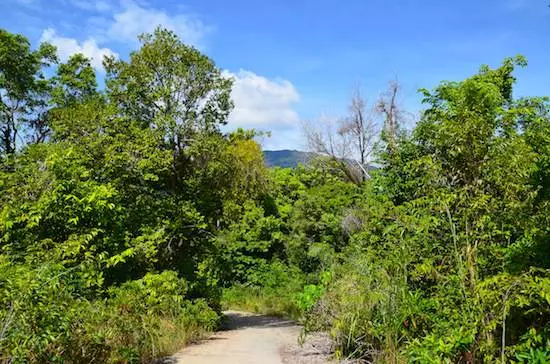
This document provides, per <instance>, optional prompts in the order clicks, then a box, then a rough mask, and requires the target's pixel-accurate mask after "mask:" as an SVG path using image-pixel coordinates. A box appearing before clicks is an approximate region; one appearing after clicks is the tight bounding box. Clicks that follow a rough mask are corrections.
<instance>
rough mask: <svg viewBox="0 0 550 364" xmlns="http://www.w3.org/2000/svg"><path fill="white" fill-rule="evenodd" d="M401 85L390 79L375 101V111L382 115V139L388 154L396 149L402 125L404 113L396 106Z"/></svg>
mask: <svg viewBox="0 0 550 364" xmlns="http://www.w3.org/2000/svg"><path fill="white" fill-rule="evenodd" d="M400 90H401V87H400V85H399V83H398V82H397V81H390V83H389V86H388V89H387V90H386V91H385V92H384V93H382V94H381V95H380V98H379V99H378V102H377V103H376V112H377V113H378V114H379V115H381V116H382V118H383V122H384V126H383V131H382V140H383V141H384V142H385V143H386V144H387V151H388V153H389V154H394V153H395V152H396V150H397V142H398V136H399V132H400V129H401V126H402V122H403V117H404V113H403V112H402V111H401V109H400V108H399V106H398V98H399V92H400Z"/></svg>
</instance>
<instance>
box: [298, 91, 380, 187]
mask: <svg viewBox="0 0 550 364" xmlns="http://www.w3.org/2000/svg"><path fill="white" fill-rule="evenodd" d="M304 134H305V137H306V141H307V144H308V146H309V149H310V150H311V151H312V152H315V153H319V154H322V155H325V156H327V157H329V158H330V159H331V160H332V161H333V162H334V163H335V165H336V166H338V168H339V169H340V170H341V171H342V172H343V173H344V174H345V176H346V177H347V178H348V179H349V180H350V181H352V182H354V183H356V184H361V183H362V182H364V181H365V180H367V179H368V178H369V177H370V176H369V172H368V171H369V165H370V163H371V155H372V152H373V150H374V145H375V142H376V137H377V130H376V122H375V118H374V115H373V112H372V110H369V108H368V107H367V102H366V100H365V99H364V98H363V96H362V95H361V92H360V91H359V89H356V90H355V91H354V93H353V95H352V98H351V102H350V106H349V114H348V115H347V116H346V117H344V118H341V119H338V120H325V122H324V123H323V122H322V121H321V122H319V121H318V122H317V123H316V124H313V123H305V125H304Z"/></svg>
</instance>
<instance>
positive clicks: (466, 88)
mask: <svg viewBox="0 0 550 364" xmlns="http://www.w3.org/2000/svg"><path fill="white" fill-rule="evenodd" d="M140 41H141V48H140V49H138V50H137V51H135V52H133V53H131V54H130V56H129V57H128V59H127V60H117V59H114V58H110V59H106V60H105V61H104V66H105V70H106V74H105V79H104V80H101V82H99V83H100V84H101V85H104V87H103V86H102V87H99V86H98V80H97V79H96V74H95V72H94V70H93V68H92V67H91V65H90V61H89V60H88V59H86V58H85V57H83V56H82V55H75V56H73V57H71V58H70V59H69V60H68V61H67V62H66V63H60V62H59V61H58V59H57V56H56V52H55V49H54V48H53V47H52V46H50V45H47V44H43V45H41V46H40V47H38V48H37V49H33V48H32V47H31V46H30V44H29V41H28V40H27V39H26V38H25V37H23V36H20V35H14V34H11V33H9V32H7V31H4V30H1V31H0V131H1V143H0V190H1V195H0V292H1V294H0V362H2V361H4V362H13V363H19V362H69V363H70V362H73V363H74V362H117V363H118V362H148V361H151V360H152V359H154V358H156V357H160V356H163V355H166V354H169V353H171V352H174V351H175V350H177V349H179V348H181V346H183V345H185V344H186V343H188V342H189V341H191V340H195V339H197V338H200V337H201V335H203V334H205V333H206V332H208V331H210V330H213V329H215V328H216V327H217V325H218V323H219V319H220V311H221V308H222V307H223V306H231V307H240V308H245V309H248V310H254V311H260V312H268V313H272V314H279V315H288V316H292V317H294V318H297V319H299V320H301V322H302V323H304V327H305V329H306V331H314V330H327V331H329V332H330V334H331V337H332V338H333V340H334V343H335V348H336V352H335V355H336V356H337V357H355V358H359V359H364V360H367V361H375V362H383V363H401V362H408V361H411V362H421V363H430V362H433V363H439V362H462V363H467V362H487V363H490V362H496V361H503V362H520V363H521V362H524V363H527V362H529V363H545V362H549V361H550V325H549V320H550V255H549V254H550V253H549V251H548V241H549V238H550V221H549V219H550V206H549V199H550V102H549V100H548V99H547V98H535V97H531V98H521V99H516V98H514V97H513V92H512V91H513V86H514V83H515V78H514V76H513V71H514V68H515V67H517V66H524V65H525V64H526V61H525V60H524V59H523V58H521V57H517V58H514V59H507V60H505V61H504V63H503V64H502V66H500V67H499V68H496V69H491V68H489V67H486V66H484V67H482V68H481V69H480V71H479V73H477V74H476V75H474V76H472V77H470V78H468V79H466V80H464V81H461V82H443V83H442V84H441V85H440V86H438V87H437V88H436V89H435V90H433V91H428V90H422V95H423V101H424V105H425V110H424V111H423V113H422V116H421V120H420V121H419V122H418V124H417V125H416V127H415V128H414V130H412V131H410V132H407V131H405V130H404V128H403V127H399V125H395V123H394V121H395V120H390V119H388V118H386V119H385V120H383V122H385V124H388V123H390V122H391V123H392V125H391V128H389V127H385V128H384V132H383V133H382V134H381V136H380V140H379V142H378V144H377V148H375V149H376V153H375V155H376V163H377V166H378V167H379V168H376V169H374V170H370V172H369V176H368V177H369V178H364V177H365V176H366V174H364V175H362V178H359V179H356V180H354V181H353V182H354V183H353V182H352V181H350V178H349V176H350V171H347V173H344V172H343V171H342V169H341V168H337V167H341V166H344V168H345V167H346V166H350V168H351V164H350V163H340V165H339V166H335V165H334V163H335V162H336V163H338V161H335V160H333V159H330V158H328V159H322V158H321V159H320V160H318V161H314V162H312V163H311V164H310V165H309V166H307V167H304V166H299V167H297V168H294V169H285V168H274V169H271V170H268V169H267V168H266V167H265V165H264V160H263V155H262V151H261V149H260V147H259V146H258V144H257V143H256V142H255V141H254V137H255V132H254V131H243V130H238V131H237V132H234V133H229V134H224V133H222V132H221V131H220V127H221V126H222V125H224V124H225V123H226V120H227V118H228V115H229V113H230V112H231V109H232V103H231V98H230V91H231V80H229V79H225V78H224V77H222V74H221V72H220V70H219V69H218V68H216V66H215V65H214V63H213V62H212V60H210V59H208V58H207V57H206V56H204V55H202V54H201V53H199V52H198V51H197V50H195V49H194V48H191V47H188V46H186V45H184V44H182V43H181V42H180V40H179V39H178V38H177V37H176V36H175V35H174V34H173V33H171V32H169V31H166V30H162V29H158V30H157V31H155V32H154V34H145V35H143V36H141V37H140ZM387 115H389V114H387ZM386 126H387V125H386Z"/></svg>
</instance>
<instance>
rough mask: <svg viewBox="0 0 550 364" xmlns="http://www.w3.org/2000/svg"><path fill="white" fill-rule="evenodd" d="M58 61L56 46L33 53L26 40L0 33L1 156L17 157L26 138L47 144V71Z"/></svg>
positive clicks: (20, 36)
mask: <svg viewBox="0 0 550 364" xmlns="http://www.w3.org/2000/svg"><path fill="white" fill-rule="evenodd" d="M56 61H57V57H56V54H55V47H53V46H52V45H50V44H47V43H43V44H41V45H40V47H39V48H38V49H36V50H32V49H31V46H30V43H29V40H28V39H27V38H26V37H24V36H22V35H19V34H12V33H10V32H8V31H6V30H4V29H0V133H1V136H0V137H1V143H0V153H1V154H3V155H11V154H13V153H14V152H15V151H16V150H17V142H18V140H21V139H24V138H28V139H30V140H31V141H43V140H44V138H45V135H44V133H43V131H44V129H45V126H44V124H45V123H46V117H45V115H46V113H45V109H46V107H47V104H48V100H47V95H48V91H49V81H48V80H47V79H46V78H45V76H44V74H43V69H44V67H46V66H49V65H51V64H53V63H55V62H56Z"/></svg>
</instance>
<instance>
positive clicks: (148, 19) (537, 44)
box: [0, 0, 550, 149]
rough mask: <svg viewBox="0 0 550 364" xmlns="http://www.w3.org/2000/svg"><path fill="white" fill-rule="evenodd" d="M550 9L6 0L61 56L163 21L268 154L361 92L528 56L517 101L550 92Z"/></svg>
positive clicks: (468, 3) (127, 38)
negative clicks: (206, 63) (224, 90)
mask: <svg viewBox="0 0 550 364" xmlns="http://www.w3.org/2000/svg"><path fill="white" fill-rule="evenodd" d="M549 4H550V1H543V0H462V1H441V0H439V1H436V0H416V1H413V0H394V1H383V0H370V1H368V0H340V1H334V0H330V1H329V0H316V1H314V0H292V1H291V0H263V1H253V0H232V1H227V0H225V1H224V0H186V1H177V0H160V1H158V0H157V1H153V0H110V1H109V0H2V2H1V3H0V14H2V15H1V16H0V27H3V28H6V29H8V30H9V31H12V32H18V33H23V34H25V35H26V36H28V37H29V38H30V39H31V40H32V41H33V42H39V41H40V40H47V41H50V42H51V43H53V44H55V45H57V46H58V49H59V52H60V53H61V56H62V57H68V56H69V55H70V54H71V53H74V52H83V53H85V54H86V55H88V56H91V57H93V59H94V64H95V66H96V67H97V68H98V70H99V72H101V58H102V56H103V55H104V54H117V55H119V56H121V57H125V56H126V55H127V54H128V52H129V51H130V50H131V49H135V48H136V41H135V37H136V35H137V34H139V33H142V32H145V31H151V30H152V29H153V28H154V27H155V26H156V25H163V26H165V27H168V28H170V29H173V30H174V31H176V32H177V33H178V34H179V35H180V37H181V38H182V39H183V40H184V41H186V42H188V43H190V44H193V45H195V46H197V47H198V48H199V49H201V50H202V51H203V52H205V53H206V54H208V55H209V56H210V57H212V58H213V59H214V60H215V62H216V63H217V65H218V66H219V67H220V68H222V69H224V70H225V72H226V74H227V75H230V76H232V77H234V78H235V80H236V83H235V89H234V99H235V104H236V108H235V111H234V113H233V115H232V116H231V119H230V127H236V126H243V127H248V128H252V127H253V128H257V129H261V130H271V131H272V137H271V138H270V139H266V140H264V141H263V144H264V147H265V148H267V149H280V148H292V149H302V148H303V147H304V145H303V142H302V140H303V139H302V135H301V126H300V125H301V120H316V118H318V117H319V116H320V115H325V116H326V115H328V116H330V117H338V116H340V115H344V114H345V112H346V107H347V102H348V100H349V97H350V94H351V92H352V90H353V88H354V87H357V86H360V87H361V89H362V94H363V95H364V96H365V97H366V98H367V99H368V100H370V101H374V100H375V99H376V98H377V96H378V94H379V93H380V92H382V91H383V90H384V88H385V87H386V85H387V82H388V81H389V80H391V79H395V78H397V79H398V80H399V82H400V83H401V84H402V88H403V90H402V98H401V103H402V106H403V107H404V108H406V109H408V110H410V111H411V112H416V111H418V110H419V108H420V105H419V97H418V95H417V92H416V90H417V89H418V88H420V87H427V88H431V87H434V86H435V85H437V83H438V82H439V81H441V80H460V79H461V78H464V77H466V76H468V75H470V74H472V73H473V72H475V71H476V70H477V69H478V67H479V66H480V65H481V64H484V63H486V64H489V65H494V66H496V65H498V64H499V63H500V62H501V60H502V59H503V58H504V57H506V56H512V55H516V54H518V53H521V54H523V55H525V56H526V57H527V58H528V60H529V67H528V68H526V69H523V70H520V71H518V72H517V75H518V78H519V83H518V87H517V92H516V94H517V95H518V96H524V95H549V94H550V92H549V85H550V46H549V45H550V8H549V7H548V5H549Z"/></svg>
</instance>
